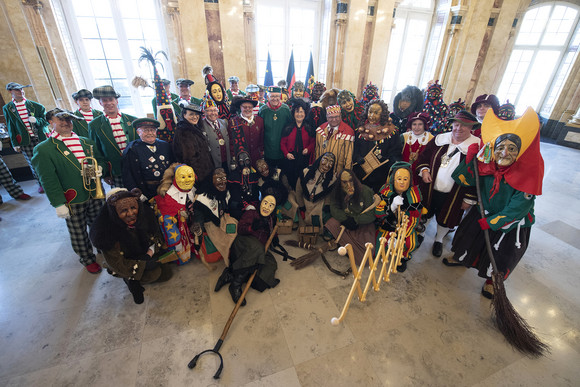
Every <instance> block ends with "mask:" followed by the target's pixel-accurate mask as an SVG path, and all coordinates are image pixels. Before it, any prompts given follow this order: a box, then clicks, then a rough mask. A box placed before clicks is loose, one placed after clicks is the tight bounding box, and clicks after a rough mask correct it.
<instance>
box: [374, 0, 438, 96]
mask: <svg viewBox="0 0 580 387" xmlns="http://www.w3.org/2000/svg"><path fill="white" fill-rule="evenodd" d="M433 3H434V2H433V1H431V0H404V1H402V2H401V4H399V6H398V7H397V8H396V13H395V20H394V24H395V28H394V29H393V31H392V34H391V40H390V42H389V52H388V54H387V65H386V67H385V78H384V79H383V90H382V98H383V100H385V101H392V100H393V98H394V97H395V95H397V93H398V92H399V91H401V90H402V89H404V88H405V86H407V85H413V86H418V87H421V85H420V84H419V82H420V79H421V70H422V65H423V59H424V57H425V51H426V47H427V43H428V40H429V39H428V35H429V31H430V29H431V19H432V17H433Z"/></svg>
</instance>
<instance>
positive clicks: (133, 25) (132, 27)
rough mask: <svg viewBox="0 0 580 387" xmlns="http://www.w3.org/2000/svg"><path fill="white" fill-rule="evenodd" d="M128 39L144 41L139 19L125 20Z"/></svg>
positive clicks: (124, 24)
mask: <svg viewBox="0 0 580 387" xmlns="http://www.w3.org/2000/svg"><path fill="white" fill-rule="evenodd" d="M123 26H124V27H125V35H126V36H127V39H143V29H142V28H141V22H140V21H139V19H123Z"/></svg>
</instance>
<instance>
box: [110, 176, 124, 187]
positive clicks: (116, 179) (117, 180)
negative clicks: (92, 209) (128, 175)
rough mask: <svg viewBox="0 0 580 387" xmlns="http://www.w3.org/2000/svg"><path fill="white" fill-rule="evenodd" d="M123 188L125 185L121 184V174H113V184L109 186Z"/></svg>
mask: <svg viewBox="0 0 580 387" xmlns="http://www.w3.org/2000/svg"><path fill="white" fill-rule="evenodd" d="M115 187H116V188H125V185H123V175H119V176H113V185H112V186H111V188H115Z"/></svg>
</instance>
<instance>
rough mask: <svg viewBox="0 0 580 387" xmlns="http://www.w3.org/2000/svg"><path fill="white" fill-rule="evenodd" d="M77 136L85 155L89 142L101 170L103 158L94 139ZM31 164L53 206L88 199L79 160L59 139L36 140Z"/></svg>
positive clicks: (92, 185) (103, 163) (81, 201)
mask: <svg viewBox="0 0 580 387" xmlns="http://www.w3.org/2000/svg"><path fill="white" fill-rule="evenodd" d="M79 138H80V141H81V145H82V147H83V150H84V151H85V155H86V156H89V150H90V146H91V145H93V155H94V157H95V159H96V160H97V163H98V164H99V165H100V166H102V167H103V170H104V169H105V168H104V166H105V160H104V159H103V156H102V155H101V152H100V151H99V150H98V148H97V147H96V146H95V143H94V142H93V141H91V140H89V139H88V138H85V137H79ZM32 165H33V166H34V169H35V170H36V173H37V174H38V177H39V178H40V183H41V184H42V187H43V188H44V192H46V196H47V197H48V200H49V201H50V204H51V205H52V206H53V207H55V208H56V207H58V206H61V205H63V204H67V203H69V204H79V203H84V202H86V201H87V200H89V198H90V193H89V191H87V190H86V189H85V188H84V186H83V178H82V176H81V163H79V161H78V160H77V158H76V157H75V155H73V153H72V152H70V151H69V150H68V148H67V146H66V145H65V144H64V143H63V142H62V141H59V140H56V139H54V138H53V137H50V138H49V139H48V140H46V141H44V142H42V143H40V144H38V145H37V146H36V147H35V148H34V156H33V157H32ZM94 187H95V183H94V182H91V188H93V189H94Z"/></svg>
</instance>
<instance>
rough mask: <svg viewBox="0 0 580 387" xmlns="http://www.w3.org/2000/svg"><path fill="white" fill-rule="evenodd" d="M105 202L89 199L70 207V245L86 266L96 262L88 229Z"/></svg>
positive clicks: (68, 224)
mask: <svg viewBox="0 0 580 387" xmlns="http://www.w3.org/2000/svg"><path fill="white" fill-rule="evenodd" d="M104 203H105V201H104V200H103V199H89V201H87V202H85V203H80V204H71V205H70V210H71V211H70V212H71V215H70V218H68V219H67V220H66V226H67V227H68V233H69V235H70V243H71V245H72V248H73V250H74V252H75V253H77V255H78V256H79V261H80V263H82V264H83V265H84V266H87V265H90V264H91V263H93V262H95V254H94V253H93V245H92V244H91V241H90V240H89V233H88V232H87V227H90V226H91V224H92V223H93V220H95V217H96V216H97V215H98V214H99V211H100V210H101V207H103V204H104Z"/></svg>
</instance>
